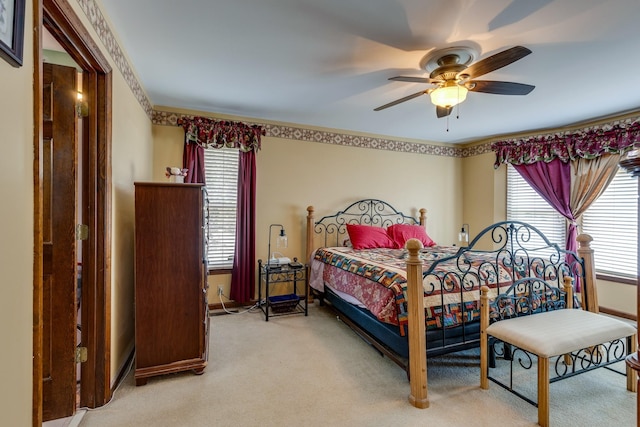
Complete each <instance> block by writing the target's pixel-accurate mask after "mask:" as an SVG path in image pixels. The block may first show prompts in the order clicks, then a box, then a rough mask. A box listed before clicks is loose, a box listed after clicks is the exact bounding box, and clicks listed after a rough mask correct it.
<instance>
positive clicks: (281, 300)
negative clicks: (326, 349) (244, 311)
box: [258, 258, 309, 322]
mask: <svg viewBox="0 0 640 427" xmlns="http://www.w3.org/2000/svg"><path fill="white" fill-rule="evenodd" d="M308 273H309V266H308V265H307V264H301V263H299V262H298V259H297V258H294V259H293V262H290V263H287V264H263V263H262V260H260V259H259V260H258V301H259V302H260V309H261V310H262V312H263V313H264V315H265V321H267V322H268V321H269V317H276V316H288V315H290V314H303V313H304V315H305V316H307V315H308V293H309V278H308ZM276 283H291V284H292V285H293V293H291V294H279V295H270V292H269V291H270V288H271V286H273V285H274V284H276ZM300 285H303V286H304V289H300ZM263 287H264V291H265V298H264V301H263V300H262V288H263ZM303 291H304V292H303Z"/></svg>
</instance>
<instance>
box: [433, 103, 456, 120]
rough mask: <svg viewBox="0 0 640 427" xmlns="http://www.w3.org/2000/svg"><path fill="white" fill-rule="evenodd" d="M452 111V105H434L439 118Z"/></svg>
mask: <svg viewBox="0 0 640 427" xmlns="http://www.w3.org/2000/svg"><path fill="white" fill-rule="evenodd" d="M452 111H453V107H440V106H439V105H436V116H438V118H439V119H441V118H443V117H447V116H448V115H449V114H451V112H452Z"/></svg>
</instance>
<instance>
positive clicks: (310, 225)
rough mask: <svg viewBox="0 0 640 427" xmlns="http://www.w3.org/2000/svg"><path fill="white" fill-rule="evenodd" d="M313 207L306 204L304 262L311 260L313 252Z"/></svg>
mask: <svg viewBox="0 0 640 427" xmlns="http://www.w3.org/2000/svg"><path fill="white" fill-rule="evenodd" d="M314 212H315V209H314V207H313V206H307V259H306V261H305V262H304V263H305V264H306V263H307V262H309V261H311V254H312V253H313V219H314V218H313V213H314Z"/></svg>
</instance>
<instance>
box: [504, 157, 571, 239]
mask: <svg viewBox="0 0 640 427" xmlns="http://www.w3.org/2000/svg"><path fill="white" fill-rule="evenodd" d="M507 219H508V220H515V221H522V222H526V223H527V224H530V225H532V226H534V227H535V228H537V229H538V230H540V232H541V233H542V234H544V235H545V236H546V237H547V239H549V241H551V243H556V244H558V246H560V249H564V247H565V245H566V237H565V236H566V221H565V218H564V217H563V216H562V215H560V214H559V213H558V212H557V211H556V210H555V209H554V208H552V207H551V205H549V203H547V201H546V200H544V199H543V198H542V197H541V196H540V195H539V194H538V193H537V192H536V191H535V190H534V189H533V188H531V186H530V185H529V184H528V183H527V181H525V180H524V178H522V176H521V175H520V174H519V173H518V171H517V170H516V169H515V168H514V167H513V166H511V165H509V164H508V165H507ZM537 240H538V241H539V243H540V246H543V241H542V239H537ZM532 243H536V242H535V241H534V242H532Z"/></svg>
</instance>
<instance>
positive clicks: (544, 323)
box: [480, 278, 636, 427]
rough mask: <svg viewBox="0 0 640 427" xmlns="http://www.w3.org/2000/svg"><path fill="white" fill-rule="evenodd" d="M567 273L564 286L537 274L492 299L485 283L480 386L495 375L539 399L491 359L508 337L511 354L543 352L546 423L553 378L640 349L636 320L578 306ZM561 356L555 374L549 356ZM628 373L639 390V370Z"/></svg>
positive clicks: (541, 413) (541, 406)
mask: <svg viewBox="0 0 640 427" xmlns="http://www.w3.org/2000/svg"><path fill="white" fill-rule="evenodd" d="M567 279H568V280H565V287H564V290H561V289H558V288H552V287H550V286H549V285H547V284H546V283H545V282H544V281H542V280H540V279H537V278H525V279H521V280H519V281H518V282H516V283H514V284H513V285H512V286H511V287H510V288H509V290H508V291H507V292H506V293H504V294H500V295H498V296H496V297H495V298H494V299H492V300H491V301H490V300H489V292H490V291H489V288H487V287H486V286H485V287H483V288H482V295H481V299H480V301H481V302H480V304H481V314H480V316H481V338H480V339H481V344H480V351H481V355H480V367H481V376H480V386H481V388H483V389H488V388H489V381H488V380H489V379H491V380H492V381H494V382H496V383H498V384H500V385H502V386H503V387H505V388H506V389H508V390H510V391H512V392H514V393H515V394H517V395H518V396H519V397H521V398H523V399H524V400H527V401H528V402H530V403H532V404H534V405H536V403H535V402H533V401H531V400H529V399H527V398H526V397H524V396H523V395H521V394H519V393H517V392H515V391H514V390H513V389H512V388H511V386H510V385H506V384H502V383H501V382H499V381H497V380H496V379H494V378H492V377H490V376H489V364H488V360H487V359H488V357H489V352H490V351H494V346H495V343H497V342H502V343H503V345H504V350H503V352H504V354H505V357H506V358H509V357H511V356H512V355H513V352H514V351H517V350H515V349H520V350H523V351H524V352H526V353H529V354H530V355H534V356H537V369H538V401H537V406H538V424H539V425H541V426H543V427H547V426H548V425H549V384H550V382H555V381H557V380H560V379H563V378H568V377H570V376H573V375H576V374H579V373H583V372H586V371H589V370H592V369H595V368H599V367H604V366H606V365H610V364H612V363H616V362H619V361H622V360H624V358H625V356H626V355H627V354H630V353H632V352H634V351H635V349H636V338H635V334H636V328H635V327H633V326H632V325H630V324H628V323H625V322H623V321H620V320H616V319H614V318H611V317H607V316H604V315H600V314H597V313H592V312H589V311H583V310H575V309H573V307H572V301H573V292H572V285H571V279H570V278H567ZM490 337H492V338H490ZM623 339H626V343H625V342H624V341H623ZM490 344H491V348H490V347H489V345H490ZM555 357H559V358H560V357H561V358H563V359H564V360H563V361H560V360H558V361H557V362H556V364H555V365H554V366H555V371H556V375H555V376H554V377H553V378H552V379H551V380H550V377H549V360H550V359H552V358H555ZM532 362H533V361H532ZM558 366H560V367H561V368H560V371H559V370H558ZM626 374H627V389H628V390H629V391H636V377H635V375H636V374H635V371H633V370H632V369H629V368H628V367H627V369H626Z"/></svg>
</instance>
